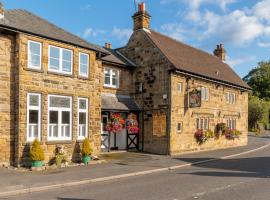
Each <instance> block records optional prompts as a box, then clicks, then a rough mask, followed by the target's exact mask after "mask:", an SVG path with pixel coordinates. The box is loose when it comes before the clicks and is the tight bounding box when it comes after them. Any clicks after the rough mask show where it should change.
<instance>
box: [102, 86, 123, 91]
mask: <svg viewBox="0 0 270 200" xmlns="http://www.w3.org/2000/svg"><path fill="white" fill-rule="evenodd" d="M103 88H105V89H114V90H118V89H119V87H114V86H109V85H103Z"/></svg>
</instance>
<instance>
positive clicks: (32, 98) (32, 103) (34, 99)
mask: <svg viewBox="0 0 270 200" xmlns="http://www.w3.org/2000/svg"><path fill="white" fill-rule="evenodd" d="M29 98H30V99H29V105H30V106H39V96H38V95H34V94H31V95H29Z"/></svg>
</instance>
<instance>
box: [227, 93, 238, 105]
mask: <svg viewBox="0 0 270 200" xmlns="http://www.w3.org/2000/svg"><path fill="white" fill-rule="evenodd" d="M225 99H226V102H227V103H228V104H235V103H236V94H235V93H232V92H226V93H225Z"/></svg>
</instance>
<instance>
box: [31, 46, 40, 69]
mask: <svg viewBox="0 0 270 200" xmlns="http://www.w3.org/2000/svg"><path fill="white" fill-rule="evenodd" d="M41 57H42V54H41V43H40V42H34V41H28V68H31V69H41Z"/></svg>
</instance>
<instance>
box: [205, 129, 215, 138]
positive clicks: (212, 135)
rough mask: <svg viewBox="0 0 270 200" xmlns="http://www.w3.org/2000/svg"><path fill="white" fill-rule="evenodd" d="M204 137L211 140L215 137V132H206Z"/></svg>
mask: <svg viewBox="0 0 270 200" xmlns="http://www.w3.org/2000/svg"><path fill="white" fill-rule="evenodd" d="M204 135H205V137H206V138H207V139H210V138H213V137H215V134H214V132H213V131H211V130H207V131H205V132H204Z"/></svg>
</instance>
